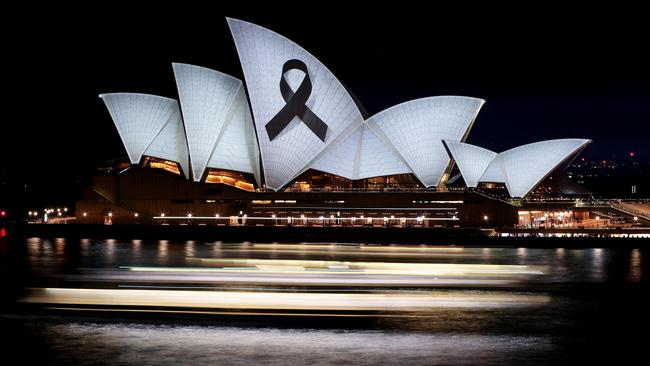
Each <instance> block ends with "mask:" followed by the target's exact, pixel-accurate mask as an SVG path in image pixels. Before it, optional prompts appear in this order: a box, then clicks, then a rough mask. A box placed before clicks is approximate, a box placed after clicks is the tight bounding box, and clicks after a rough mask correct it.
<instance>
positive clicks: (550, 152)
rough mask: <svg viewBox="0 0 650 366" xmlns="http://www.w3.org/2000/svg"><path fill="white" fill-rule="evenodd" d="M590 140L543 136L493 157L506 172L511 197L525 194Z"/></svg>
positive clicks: (507, 186)
mask: <svg viewBox="0 0 650 366" xmlns="http://www.w3.org/2000/svg"><path fill="white" fill-rule="evenodd" d="M590 142H591V140H587V139H558V140H547V141H540V142H535V143H532V144H528V145H523V146H519V147H515V148H514V149H510V150H508V151H504V152H502V153H500V154H499V156H498V157H497V158H496V159H499V160H500V161H501V164H502V166H503V170H504V171H505V173H506V178H507V179H506V181H505V183H506V188H508V193H510V196H511V197H521V198H523V197H525V196H526V195H527V194H528V193H529V192H530V191H531V190H532V189H533V188H535V187H536V186H537V185H538V184H539V183H540V182H541V181H542V180H544V178H546V177H547V176H548V175H549V174H551V173H552V172H553V171H554V170H555V169H556V168H557V167H558V166H559V165H560V164H561V163H562V162H564V161H565V160H566V159H568V158H570V157H572V156H575V154H577V153H578V152H580V151H581V150H582V149H583V148H584V147H585V146H586V145H587V144H588V143H590ZM496 159H495V160H496ZM482 179H483V178H481V180H482Z"/></svg>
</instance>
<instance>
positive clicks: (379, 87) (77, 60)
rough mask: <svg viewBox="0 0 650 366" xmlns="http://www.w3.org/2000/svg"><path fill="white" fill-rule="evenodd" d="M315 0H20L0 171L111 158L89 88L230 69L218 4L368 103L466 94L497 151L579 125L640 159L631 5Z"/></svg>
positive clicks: (647, 118)
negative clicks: (352, 7)
mask: <svg viewBox="0 0 650 366" xmlns="http://www.w3.org/2000/svg"><path fill="white" fill-rule="evenodd" d="M301 4H302V5H301ZM324 4H326V7H325V8H324V9H323V10H319V11H316V10H313V9H308V8H305V6H304V2H303V3H298V4H288V3H279V4H277V5H270V6H266V7H264V8H262V9H258V10H257V11H253V12H251V9H253V8H255V5H254V3H251V4H248V5H245V6H243V7H242V8H240V9H219V8H214V6H211V7H207V5H204V4H203V3H199V4H196V5H194V6H187V7H181V6H180V5H179V6H171V5H163V4H162V3H152V4H150V6H149V8H137V7H135V6H133V5H131V6H124V5H122V4H119V3H106V4H104V5H103V8H98V9H85V8H79V6H80V5H75V8H65V7H61V6H60V5H57V7H55V8H41V7H38V10H36V9H34V8H37V6H36V5H35V4H33V5H29V4H28V5H27V7H31V8H30V9H22V10H17V11H16V12H15V13H14V14H11V13H8V14H6V16H7V17H13V22H12V24H14V23H15V24H16V25H15V26H13V25H12V26H11V27H8V26H6V25H5V26H3V29H4V30H5V32H4V38H6V40H7V44H6V45H5V46H3V47H5V50H6V51H7V52H6V53H4V52H3V53H4V54H5V56H4V58H5V61H8V64H7V65H6V66H5V78H6V80H8V81H9V84H5V86H6V89H5V92H6V93H5V94H11V96H10V97H6V96H5V98H7V99H5V103H6V104H5V103H3V104H5V106H6V107H5V108H6V111H8V113H5V114H4V118H3V134H2V136H3V143H2V168H3V169H8V171H9V172H10V174H11V175H12V176H16V175H19V176H20V179H24V180H26V181H30V180H40V179H43V177H45V176H47V177H48V179H51V180H57V181H61V182H65V181H68V180H70V179H77V178H78V176H80V175H84V174H88V172H91V173H92V171H93V169H94V168H95V167H96V166H97V165H98V164H100V163H101V162H102V161H106V160H108V159H111V158H114V157H118V156H120V155H121V154H123V152H124V149H123V147H122V145H121V142H120V140H119V137H118V134H117V131H116V130H115V129H114V127H113V124H112V123H111V121H110V118H109V115H108V112H107V111H106V110H105V107H104V106H103V104H102V103H101V101H100V100H99V98H98V97H97V95H98V94H99V93H108V92H144V93H152V94H159V95H163V96H168V97H173V98H176V97H177V93H176V90H175V85H174V78H173V74H172V69H171V65H170V64H171V62H185V63H193V64H197V65H200V66H205V67H209V68H213V69H216V70H219V71H222V72H225V73H228V74H231V75H233V76H236V77H239V78H243V75H242V72H241V68H240V66H239V62H238V58H237V53H236V50H235V46H234V43H233V41H232V38H231V36H230V33H229V30H228V27H227V25H226V21H225V18H224V17H225V16H232V17H235V18H239V19H244V20H248V21H252V22H254V23H257V24H259V25H262V26H264V27H267V28H270V29H271V30H274V31H276V32H278V33H280V34H283V35H285V36H286V37H288V38H290V39H292V40H293V41H295V42H296V43H298V44H300V45H301V46H303V47H304V48H305V49H306V50H308V51H309V52H311V53H312V54H313V55H315V56H316V57H317V58H318V59H320V60H321V61H322V62H323V63H324V64H325V65H327V66H328V68H329V69H330V70H331V71H332V72H333V73H334V74H335V75H336V76H337V77H338V78H339V79H340V80H341V81H343V82H344V83H345V84H346V85H347V86H348V87H349V88H350V89H351V90H352V91H353V92H354V93H355V94H356V96H357V97H358V98H359V99H360V101H361V102H362V103H363V104H364V106H365V107H366V109H367V110H368V112H369V113H370V114H371V115H372V114H374V113H377V112H379V111H381V110H383V109H385V108H388V107H390V106H392V105H395V104H397V103H400V102H404V101H407V100H410V99H414V98H421V97H427V96H433V95H445V94H455V95H466V96H473V97H480V98H484V99H486V100H487V103H486V105H485V106H484V108H483V109H482V111H481V113H480V114H479V117H478V119H477V120H476V123H475V125H474V129H473V130H472V132H471V134H470V136H469V139H468V142H470V143H473V144H477V145H480V146H483V147H486V148H489V149H493V150H496V151H502V150H505V149H508V148H511V147H514V146H517V145H521V144H525V143H529V142H533V141H538V140H543V139H552V138H564V137H585V138H591V139H593V140H594V143H593V144H592V145H591V146H589V147H588V148H587V150H586V151H585V154H586V155H587V156H588V157H590V158H594V159H609V158H611V157H612V156H613V155H616V156H622V155H625V154H627V153H628V152H630V151H635V152H636V153H637V155H638V156H639V158H640V159H642V160H646V161H647V160H650V146H649V145H650V144H649V142H650V141H649V140H650V139H649V138H648V135H650V133H649V132H650V128H649V127H648V124H649V123H650V87H649V85H650V84H649V83H650V71H649V70H650V58H649V56H648V55H647V53H646V52H647V48H648V35H649V31H648V26H647V25H646V24H647V21H646V19H643V18H642V16H643V15H644V14H645V13H644V12H643V11H641V10H640V9H612V8H611V7H608V8H603V9H588V11H587V10H586V9H575V10H571V11H569V10H567V9H565V8H564V7H560V8H544V7H541V6H540V7H531V8H527V9H523V8H514V9H506V8H498V7H497V8H493V7H489V8H488V7H485V8H476V6H475V5H472V4H470V3H461V4H460V5H459V6H458V7H457V8H451V9H450V8H447V7H444V8H443V7H441V6H439V5H436V4H438V3H436V2H433V3H431V4H429V5H428V6H427V7H426V8H417V7H414V6H413V5H408V3H406V2H400V3H395V4H393V5H391V6H382V7H379V8H376V9H375V8H373V10H372V11H369V10H368V11H363V10H362V11H355V12H352V13H348V10H347V7H348V6H347V5H346V3H330V2H327V3H324ZM368 6H370V3H368ZM398 6H399V7H398ZM152 9H156V10H152ZM280 11H281V12H283V13H284V14H283V15H278V12H280ZM342 14H348V15H342ZM7 92H8V93H7ZM7 102H8V103H7ZM16 146H18V147H17V148H16Z"/></svg>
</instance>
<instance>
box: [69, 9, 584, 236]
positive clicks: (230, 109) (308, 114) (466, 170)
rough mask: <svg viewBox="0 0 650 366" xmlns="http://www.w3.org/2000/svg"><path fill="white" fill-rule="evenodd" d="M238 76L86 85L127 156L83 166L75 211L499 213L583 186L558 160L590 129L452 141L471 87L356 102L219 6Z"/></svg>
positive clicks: (184, 71)
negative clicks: (496, 140)
mask: <svg viewBox="0 0 650 366" xmlns="http://www.w3.org/2000/svg"><path fill="white" fill-rule="evenodd" d="M227 22H228V25H229V27H230V31H231V33H232V36H233V39H234V43H235V46H236V49H237V53H238V55H239V59H240V61H241V66H242V70H243V74H244V81H242V80H239V79H237V78H235V77H232V76H230V75H226V74H224V73H221V72H219V71H215V70H211V69H208V68H205V67H201V66H195V65H189V64H181V63H175V64H173V65H172V68H173V73H174V77H175V80H176V86H177V89H178V99H174V98H170V97H163V96H156V95H147V94H138V93H123V92H120V93H107V94H102V95H100V97H101V100H102V101H103V103H105V105H106V108H107V109H108V112H109V113H110V116H111V118H112V120H113V122H114V123H115V127H116V129H117V131H118V133H119V136H120V138H121V140H122V143H123V144H124V147H125V149H126V153H127V155H128V161H126V159H125V161H122V162H119V161H118V162H114V164H113V165H112V166H111V167H109V168H107V169H106V171H109V172H112V174H105V175H99V176H97V177H95V180H94V186H93V188H92V192H89V193H88V194H87V197H86V199H84V200H82V201H79V202H78V205H77V213H78V216H79V215H81V213H83V218H84V220H86V221H88V222H93V223H95V222H132V221H133V220H136V219H134V218H137V220H141V221H145V220H146V221H153V222H160V223H175V222H179V223H188V222H192V223H197V224H199V223H206V224H210V223H212V224H223V225H230V224H233V225H234V224H238V225H242V224H246V225H287V224H289V225H373V226H376V225H380V226H381V225H392V226H393V225H394V226H482V225H486V224H488V225H503V226H505V225H513V224H516V223H517V221H518V215H519V219H521V214H518V212H521V210H522V207H525V205H527V204H529V203H527V202H532V201H534V200H535V199H536V198H539V197H565V196H580V195H584V194H588V192H586V191H585V190H584V189H583V188H581V187H579V186H577V185H576V184H574V183H573V182H571V181H569V180H567V179H566V178H564V175H563V169H565V168H566V166H567V165H568V164H569V163H570V162H571V161H572V160H573V158H575V157H576V155H577V154H578V153H580V152H581V151H582V149H584V148H585V146H586V145H587V144H588V143H589V142H590V141H589V140H586V139H576V138H562V139H557V140H550V141H541V142H537V143H532V144H528V145H523V146H518V147H514V148H512V149H510V150H507V151H504V152H500V153H497V152H493V151H489V150H487V149H484V148H481V147H479V146H474V145H470V144H468V143H466V142H465V140H466V139H467V136H468V134H469V132H470V129H471V128H472V125H473V124H474V121H475V119H476V118H477V116H478V113H479V111H480V110H481V107H482V106H483V104H484V102H485V101H484V100H482V99H478V98H472V97H463V96H434V97H427V98H422V99H416V100H411V101H407V102H405V103H402V104H399V105H396V106H393V107H391V108H388V109H386V110H384V111H381V112H379V113H377V114H375V115H373V116H368V115H366V113H365V110H364V108H363V107H362V105H361V104H360V102H359V101H358V100H357V99H356V97H355V96H354V95H353V94H352V93H351V92H350V91H349V90H348V89H347V88H346V87H345V86H344V84H343V83H342V82H341V81H339V80H338V79H337V78H336V77H335V76H334V75H333V74H332V72H331V71H330V70H329V69H327V67H326V66H325V65H323V64H322V63H321V62H320V61H318V60H317V59H316V58H315V57H314V56H312V55H311V54H310V53H308V52H307V51H305V50H304V49H302V48H301V47H300V46H298V45H297V44H295V43H293V42H292V41H290V40H288V39H287V38H285V37H283V36H281V35H279V34H277V33H275V32H273V31H270V30H268V29H266V28H263V27H261V26H258V25H255V24H251V23H248V22H245V21H241V20H236V19H227Z"/></svg>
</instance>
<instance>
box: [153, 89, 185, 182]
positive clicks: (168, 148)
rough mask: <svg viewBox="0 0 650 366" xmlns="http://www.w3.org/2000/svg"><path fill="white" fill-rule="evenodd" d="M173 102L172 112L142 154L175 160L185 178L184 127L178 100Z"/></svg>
mask: <svg viewBox="0 0 650 366" xmlns="http://www.w3.org/2000/svg"><path fill="white" fill-rule="evenodd" d="M174 104H175V110H174V113H173V114H172V115H171V116H170V118H169V120H168V121H167V123H166V124H165V126H164V127H163V128H162V130H160V132H159V133H158V135H157V136H156V137H155V138H154V140H153V141H152V142H151V144H150V145H149V147H147V150H145V152H144V155H146V156H153V157H155V158H160V159H165V160H169V161H174V162H177V163H178V164H179V165H180V166H181V169H182V171H183V174H184V175H185V178H187V179H189V177H190V167H189V155H188V152H187V140H186V139H185V128H184V127H183V119H182V118H181V110H180V108H179V107H178V102H177V101H175V100H174Z"/></svg>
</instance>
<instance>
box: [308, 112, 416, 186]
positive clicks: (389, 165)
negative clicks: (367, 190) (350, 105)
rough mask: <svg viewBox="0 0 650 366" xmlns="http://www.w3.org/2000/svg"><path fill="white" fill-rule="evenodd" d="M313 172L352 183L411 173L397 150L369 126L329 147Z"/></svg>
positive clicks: (357, 130)
mask: <svg viewBox="0 0 650 366" xmlns="http://www.w3.org/2000/svg"><path fill="white" fill-rule="evenodd" d="M312 168H314V169H318V170H320V171H324V172H327V173H332V174H336V175H339V176H342V177H345V178H348V179H352V180H357V179H365V178H370V177H379V176H384V175H393V174H403V173H411V170H410V169H409V167H408V166H407V165H406V163H405V162H404V161H403V160H402V158H401V156H400V155H399V154H398V153H397V152H396V151H395V148H394V147H393V146H392V145H390V143H389V142H385V141H382V140H381V139H380V138H379V137H378V136H377V134H375V132H374V131H372V129H370V127H368V125H367V124H365V123H364V124H362V125H361V126H359V127H358V128H357V129H356V131H354V133H352V134H351V135H350V136H348V137H347V138H345V139H344V140H342V141H340V142H336V143H334V144H332V145H331V146H330V147H328V148H327V150H326V151H325V152H324V153H323V155H322V156H321V157H320V158H319V160H318V161H316V163H315V164H314V165H313V166H312Z"/></svg>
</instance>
